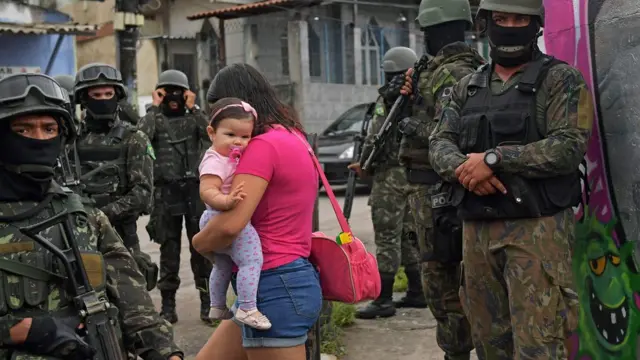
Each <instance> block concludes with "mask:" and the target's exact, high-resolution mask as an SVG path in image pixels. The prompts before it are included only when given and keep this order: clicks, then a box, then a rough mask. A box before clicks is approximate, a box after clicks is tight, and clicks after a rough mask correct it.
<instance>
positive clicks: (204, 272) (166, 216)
mask: <svg viewBox="0 0 640 360" xmlns="http://www.w3.org/2000/svg"><path fill="white" fill-rule="evenodd" d="M170 191H172V188H168V187H162V186H158V187H156V188H155V190H154V204H156V206H158V204H162V199H168V198H171V196H169V194H167V193H168V192H170ZM197 201H199V199H198V200H197ZM185 202H186V200H185ZM185 209H186V214H184V215H171V214H170V213H169V212H167V211H160V212H159V214H158V212H155V211H154V214H152V216H159V218H157V219H155V221H156V222H157V224H158V225H157V226H158V231H157V233H159V234H162V237H163V240H162V241H161V244H160V280H159V281H158V289H160V290H161V291H177V290H178V288H179V287H180V276H179V272H180V250H181V248H182V246H181V244H182V221H183V218H184V223H185V228H186V232H187V238H188V239H189V252H190V253H191V271H192V272H193V279H194V282H195V286H196V288H198V289H201V291H203V292H207V288H208V283H209V274H210V273H211V267H212V265H211V262H210V261H209V260H207V259H206V258H204V257H203V256H202V255H200V253H198V252H197V251H196V250H195V249H194V248H193V246H192V245H191V239H193V236H194V235H195V234H197V233H198V232H199V231H200V228H199V224H198V222H199V220H200V215H201V213H199V214H195V213H194V214H192V213H191V212H192V209H191V208H190V207H189V206H185ZM154 210H155V209H154Z"/></svg>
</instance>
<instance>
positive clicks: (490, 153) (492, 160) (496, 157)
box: [484, 149, 502, 169]
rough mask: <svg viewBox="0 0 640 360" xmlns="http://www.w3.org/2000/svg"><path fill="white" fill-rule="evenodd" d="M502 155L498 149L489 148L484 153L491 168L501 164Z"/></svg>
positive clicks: (485, 159)
mask: <svg viewBox="0 0 640 360" xmlns="http://www.w3.org/2000/svg"><path fill="white" fill-rule="evenodd" d="M501 160H502V157H501V156H500V153H499V152H498V151H497V150H496V149H491V150H487V151H486V152H485V153H484V163H485V164H487V166H488V167H489V168H491V169H494V168H495V167H496V166H498V165H500V161H501Z"/></svg>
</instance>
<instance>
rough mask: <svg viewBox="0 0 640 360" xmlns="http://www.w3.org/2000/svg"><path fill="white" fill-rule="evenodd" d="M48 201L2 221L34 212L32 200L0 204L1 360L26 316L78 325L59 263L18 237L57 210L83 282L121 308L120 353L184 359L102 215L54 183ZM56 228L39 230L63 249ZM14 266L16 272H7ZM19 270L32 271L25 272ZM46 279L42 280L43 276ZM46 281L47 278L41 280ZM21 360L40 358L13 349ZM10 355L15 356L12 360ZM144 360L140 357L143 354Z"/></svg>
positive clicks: (8, 352) (37, 245)
mask: <svg viewBox="0 0 640 360" xmlns="http://www.w3.org/2000/svg"><path fill="white" fill-rule="evenodd" d="M49 193H50V194H52V195H53V198H52V200H51V202H50V203H49V204H48V205H46V206H44V207H42V209H40V211H38V212H36V213H35V214H34V215H32V216H31V217H29V218H27V219H18V220H16V221H12V220H8V219H7V218H10V217H14V216H16V214H21V213H24V212H25V211H29V210H31V209H33V208H34V207H35V206H36V205H38V204H37V203H35V202H14V203H0V216H1V217H2V220H1V221H0V239H2V240H0V259H2V263H0V273H1V274H2V276H1V278H2V279H3V282H4V285H3V286H0V292H2V293H1V294H0V334H2V338H1V339H0V359H9V358H10V355H11V352H12V351H13V350H12V347H10V346H7V345H8V344H11V342H10V338H9V337H8V336H9V329H10V328H11V327H12V326H13V325H15V324H16V323H18V322H20V321H21V320H22V319H24V318H29V317H31V318H33V317H41V316H53V317H56V318H59V319H61V320H62V321H63V322H64V323H66V324H68V325H70V326H76V325H78V324H79V323H80V322H81V321H82V320H81V318H80V317H79V313H78V310H79V309H75V305H74V302H73V298H72V297H73V294H71V293H69V292H68V289H69V288H71V286H70V285H69V284H67V282H68V281H69V280H68V279H69V278H70V276H71V275H69V274H67V273H66V271H65V268H64V267H63V266H62V262H61V261H60V260H58V259H57V258H56V257H55V256H54V254H53V253H52V252H51V251H49V250H47V249H45V248H44V247H43V246H42V245H40V243H38V242H37V241H35V240H33V239H31V238H30V237H27V236H26V235H23V234H22V233H21V232H20V228H21V227H24V226H29V225H34V224H37V223H40V222H42V221H45V220H47V219H50V218H51V217H53V216H54V214H58V213H60V212H62V211H65V210H66V211H68V212H69V213H70V215H69V216H70V217H71V219H70V221H69V222H68V223H69V224H70V225H71V229H70V232H71V233H72V234H73V235H74V240H75V242H76V245H77V247H78V249H79V251H80V254H81V257H82V262H83V263H84V267H85V269H86V272H87V278H88V279H89V283H90V284H91V286H92V288H93V289H94V291H96V293H97V295H98V296H99V297H103V298H106V299H107V301H108V302H109V303H111V304H112V305H113V306H115V307H116V308H117V309H118V310H119V317H118V319H119V329H120V331H121V333H122V342H123V344H124V347H125V349H126V351H128V352H130V353H132V354H136V355H141V353H144V352H146V351H148V350H150V349H156V350H157V351H158V352H159V353H160V354H161V355H163V356H164V357H165V358H168V357H169V356H170V355H172V354H180V355H181V354H182V351H181V350H180V349H179V348H178V347H177V346H176V345H175V343H174V341H173V331H172V328H171V325H170V324H169V323H168V322H166V321H164V320H163V319H162V318H160V317H159V316H158V313H157V312H156V309H155V307H154V305H153V303H152V301H151V297H150V296H149V293H148V292H147V290H146V288H145V280H144V278H143V276H142V274H140V272H139V270H138V266H137V265H136V262H135V261H134V259H133V258H132V257H131V254H130V253H129V251H128V250H127V249H126V248H125V247H124V245H123V243H122V240H121V239H120V237H119V236H118V235H117V233H116V232H115V230H114V229H113V227H112V226H111V224H110V223H109V219H108V218H107V217H106V216H105V215H104V213H102V212H101V211H99V210H97V209H95V208H93V207H91V206H89V205H88V204H86V203H83V201H82V200H81V199H80V196H78V195H76V194H73V193H72V192H71V191H70V190H68V189H64V188H62V187H60V186H59V185H58V184H57V183H55V182H52V186H51V187H50V189H49ZM62 234H63V232H62V226H60V225H53V226H52V227H50V228H48V229H45V230H43V231H41V232H40V235H41V236H42V238H44V240H45V241H47V242H48V243H50V244H53V245H54V246H56V247H58V248H61V249H62V250H65V249H66V248H67V246H68V245H66V244H67V243H68V242H67V241H65V240H64V236H63V235H62ZM13 263H16V264H18V265H22V266H21V267H16V266H13V265H12V264H13ZM24 268H27V270H28V269H35V275H37V274H38V273H40V276H35V275H34V271H25V270H24ZM47 274H50V275H49V276H48V277H47V276H46V275H47ZM42 275H44V276H42ZM47 279H48V280H47ZM18 350H19V351H20V352H21V356H19V357H16V358H22V359H42V358H41V357H36V356H33V355H29V354H28V349H19V348H17V349H16V351H18ZM15 355H16V354H15V352H14V356H15ZM142 357H144V355H142Z"/></svg>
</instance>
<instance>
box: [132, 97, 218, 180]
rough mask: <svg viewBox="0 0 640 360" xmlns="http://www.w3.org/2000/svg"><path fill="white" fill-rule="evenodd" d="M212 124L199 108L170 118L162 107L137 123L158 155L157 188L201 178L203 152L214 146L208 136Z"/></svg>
mask: <svg viewBox="0 0 640 360" xmlns="http://www.w3.org/2000/svg"><path fill="white" fill-rule="evenodd" d="M208 125H209V122H208V120H207V118H206V116H205V115H204V114H203V113H202V112H201V111H200V110H198V109H194V110H193V112H187V113H186V114H185V115H183V116H176V117H168V116H166V115H164V114H163V113H162V111H161V110H160V108H159V107H157V106H151V108H150V109H149V111H148V112H147V114H146V115H145V116H144V117H143V118H142V119H141V120H140V122H139V123H138V129H139V130H140V131H142V132H144V133H145V134H146V135H147V136H148V137H149V139H150V140H151V144H152V145H153V148H154V150H155V152H156V156H157V160H156V162H155V163H154V168H153V171H154V179H155V182H156V186H161V185H163V184H168V183H175V182H176V181H181V180H185V179H189V178H192V179H195V180H197V179H198V166H199V165H200V160H201V159H202V155H203V154H204V151H206V149H208V148H209V147H211V140H209V135H208V134H207V126H208Z"/></svg>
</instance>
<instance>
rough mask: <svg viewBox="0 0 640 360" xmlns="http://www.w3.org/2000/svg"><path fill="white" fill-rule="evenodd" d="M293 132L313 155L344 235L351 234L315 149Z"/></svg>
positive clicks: (312, 158) (314, 162)
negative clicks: (314, 151)
mask: <svg viewBox="0 0 640 360" xmlns="http://www.w3.org/2000/svg"><path fill="white" fill-rule="evenodd" d="M292 132H293V134H294V135H295V136H297V137H298V139H300V141H301V142H302V143H303V144H304V146H306V148H307V151H309V155H311V160H313V164H314V165H315V167H316V170H317V171H318V175H320V180H322V185H323V186H324V189H325V190H326V192H327V197H329V201H330V202H331V207H333V212H334V213H335V214H336V218H337V219H338V224H340V229H341V230H342V232H343V233H348V234H351V227H350V226H349V223H348V222H347V219H346V218H345V217H344V213H343V212H342V208H341V207H340V205H339V204H338V200H337V199H336V196H335V194H334V193H333V190H332V189H331V185H329V181H328V180H327V177H326V176H325V175H324V171H322V165H320V162H319V161H318V158H317V157H316V155H315V154H314V153H313V149H312V148H311V145H309V142H308V141H307V140H305V139H303V138H302V136H300V134H298V132H297V131H296V130H293V131H292Z"/></svg>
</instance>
